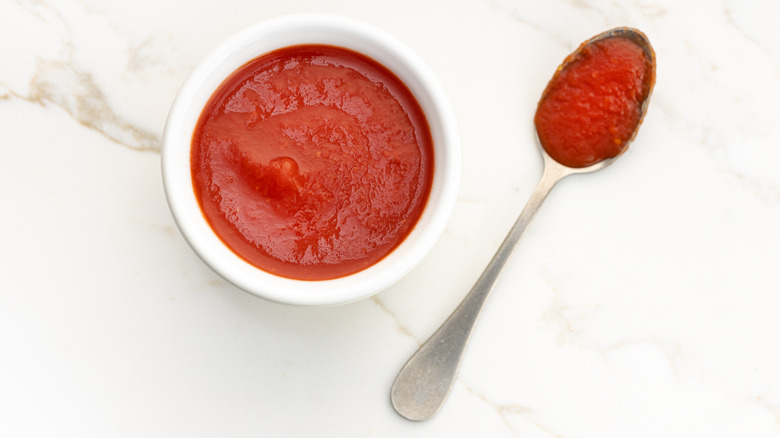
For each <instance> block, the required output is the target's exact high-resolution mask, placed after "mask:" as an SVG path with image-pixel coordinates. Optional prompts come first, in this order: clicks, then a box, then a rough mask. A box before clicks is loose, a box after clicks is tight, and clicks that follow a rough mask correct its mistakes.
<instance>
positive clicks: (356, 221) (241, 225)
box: [191, 45, 433, 280]
mask: <svg viewBox="0 0 780 438" xmlns="http://www.w3.org/2000/svg"><path fill="white" fill-rule="evenodd" d="M191 167H192V178H193V187H194V190H195V195H196V197H197V199H198V201H199V203H200V206H201V209H202V210H203V213H204V216H205V218H206V220H207V221H208V222H209V224H210V225H211V227H212V228H213V229H214V231H215V232H216V234H217V235H218V236H219V237H220V239H221V240H222V241H223V242H224V243H225V244H226V245H227V246H228V247H229V248H231V249H232V250H233V251H234V252H235V253H236V254H238V255H239V256H240V257H242V258H243V259H244V260H246V261H247V262H249V263H251V264H253V265H255V266H256V267H258V268H260V269H262V270H265V271H267V272H270V273H273V274H276V275H280V276H283V277H289V278H296V279H303V280H324V279H332V278H338V277H341V276H345V275H349V274H351V273H354V272H357V271H360V270H362V269H365V268H366V267H369V266H371V265H373V264H374V263H376V262H377V261H379V260H380V259H382V258H383V257H385V256H386V255H387V254H388V253H390V252H391V251H392V250H393V249H394V248H395V247H396V246H398V245H399V244H400V242H401V241H402V240H403V239H404V238H405V237H406V236H407V235H408V234H409V233H410V231H411V230H412V228H413V227H414V225H415V224H416V223H417V221H418V219H419V217H420V215H421V214H422V210H423V208H424V207H425V204H426V202H427V199H428V195H429V192H430V188H431V181H432V177H433V144H432V139H431V134H430V129H429V127H428V123H427V121H426V119H425V116H424V114H423V112H422V109H421V108H420V106H419V104H418V103H417V101H416V100H415V99H414V97H413V96H412V94H411V92H410V91H409V90H408V89H407V87H406V86H405V85H404V84H403V83H402V82H401V81H400V80H399V79H398V78H397V77H396V76H395V75H394V74H393V73H391V72H390V71H389V70H387V69H386V68H385V67H383V66H382V65H380V64H378V63H377V62H375V61H373V60H371V59H369V58H367V57H365V56H363V55H360V54H358V53H355V52H352V51H349V50H346V49H342V48H337V47H330V46H315V45H306V46H295V47H289V48H285V49H280V50H277V51H275V52H271V53H269V54H266V55H263V56H261V57H259V58H257V59H255V60H253V61H251V62H249V63H248V64H246V65H244V66H243V67H241V68H240V69H239V70H237V71H236V72H234V73H233V74H232V75H231V76H230V77H229V78H228V79H226V80H225V81H224V82H223V83H222V85H221V86H220V87H219V88H218V89H217V91H216V92H215V93H214V95H213V96H212V97H211V99H210V100H209V102H208V104H207V105H206V107H205V108H204V110H203V113H202V114H201V116H200V120H199V121H198V124H197V126H196V129H195V132H194V134H193V140H192V149H191Z"/></svg>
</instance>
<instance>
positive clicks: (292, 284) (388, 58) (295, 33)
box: [162, 15, 461, 305]
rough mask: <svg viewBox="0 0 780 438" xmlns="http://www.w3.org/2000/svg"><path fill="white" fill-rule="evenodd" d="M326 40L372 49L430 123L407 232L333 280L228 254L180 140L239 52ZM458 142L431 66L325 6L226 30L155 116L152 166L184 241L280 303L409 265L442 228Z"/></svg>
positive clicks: (336, 299) (360, 294) (364, 282)
mask: <svg viewBox="0 0 780 438" xmlns="http://www.w3.org/2000/svg"><path fill="white" fill-rule="evenodd" d="M299 44H327V45H333V46H339V47H344V48H347V49H351V50H354V51H356V52H360V53H363V54H364V55H367V56H369V57H370V58H373V59H374V60H376V61H378V62H379V63H381V64H383V65H384V66H385V67H387V68H388V69H390V70H391V71H392V72H394V73H395V74H396V75H397V76H398V77H399V78H400V79H401V80H402V81H403V82H404V83H405V84H406V85H407V87H409V89H410V90H411V92H412V93H413V94H414V96H415V97H416V98H417V101H418V102H419V104H420V106H421V107H422V109H423V111H424V112H425V116H426V117H427V119H428V124H429V125H430V129H431V135H432V137H433V144H434V175H433V185H432V188H431V193H430V197H429V199H428V203H427V205H426V207H425V210H424V211H423V214H422V216H421V217H420V220H419V222H418V223H417V225H416V226H415V227H414V229H413V230H412V232H411V233H410V234H409V236H407V238H406V239H405V240H404V241H403V242H402V243H401V244H400V245H399V246H398V247H397V248H396V249H395V250H393V251H392V252H391V253H390V254H389V255H387V256H386V257H385V258H384V259H382V260H380V261H379V262H378V263H376V264H375V265H373V266H371V267H369V268H367V269H365V270H363V271H360V272H357V273H355V274H351V275H349V276H346V277H342V278H337V279H333V280H322V281H305V280H294V279H289V278H284V277H279V276H276V275H273V274H270V273H267V272H265V271H263V270H260V269H258V268H256V267H254V266H252V265H251V264H249V263H247V262H245V261H244V260H243V259H241V258H240V257H238V256H237V255H236V254H235V253H233V251H231V250H230V249H229V248H228V247H226V246H225V245H224V244H223V243H222V241H221V240H220V239H219V238H218V237H217V236H216V235H215V234H214V232H213V231H212V229H211V227H210V226H209V224H208V223H207V222H206V220H205V218H204V216H203V213H202V212H201V209H200V206H199V204H198V201H197V199H196V198H195V194H194V191H193V186H192V176H191V170H190V142H191V140H192V134H193V130H194V128H195V125H196V123H197V121H198V117H199V116H200V113H201V111H202V110H203V107H204V106H205V105H206V103H207V101H208V99H209V98H210V97H211V95H212V93H213V92H214V90H216V89H217V87H218V86H219V85H220V84H221V83H222V81H223V80H224V79H225V78H227V77H228V76H229V75H230V74H231V73H233V72H234V71H235V70H237V69H238V68H239V67H241V66H242V65H244V64H245V63H247V62H248V61H250V60H252V59H254V58H256V57H258V56H260V55H263V54H264V53H267V52H270V51H273V50H275V49H279V48H282V47H288V46H294V45H299ZM460 171H461V151H460V139H459V136H458V131H457V126H456V123H455V116H454V114H453V112H452V109H451V108H450V106H449V103H448V101H447V99H446V96H445V95H444V92H443V91H442V89H441V87H440V86H439V84H438V83H437V81H436V80H435V78H434V76H433V74H432V73H431V72H430V70H428V68H427V67H426V66H425V65H424V64H423V63H422V61H421V60H420V59H419V58H418V57H417V56H415V55H414V54H413V53H412V52H411V51H409V49H407V48H406V47H404V46H403V45H402V44H401V43H399V42H398V41H397V40H396V39H394V38H393V37H391V36H390V35H388V34H386V33H384V32H381V31H379V30H377V29H375V28H374V27H371V26H369V25H367V24H365V23H361V22H359V21H355V20H351V19H346V18H342V17H336V16H330V15H294V16H287V17H280V18H275V19H271V20H268V21H265V22H262V23H260V24H257V25H255V26H252V27H250V28H248V29H245V30H244V31H242V32H240V33H238V34H236V35H235V36H233V37H232V38H230V39H229V40H227V41H226V42H225V43H224V44H222V45H221V46H219V48H217V49H216V50H215V51H214V52H213V53H211V54H210V55H209V56H208V57H207V58H206V59H205V60H204V61H203V62H201V63H200V64H199V65H198V66H197V67H196V68H195V70H194V71H193V72H192V73H191V74H190V76H189V77H188V78H187V80H186V81H185V82H184V84H183V85H182V87H181V89H180V90H179V93H178V95H177V96H176V99H175V100H174V102H173V105H172V106H171V109H170V112H169V114H168V120H167V122H166V125H165V133H164V136H163V151H162V175H163V184H164V186H165V195H166V197H167V200H168V205H169V207H170V209H171V213H172V214H173V217H174V219H175V221H176V224H177V225H178V227H179V230H180V231H181V233H182V235H184V238H185V239H186V240H187V242H188V243H189V245H190V246H191V247H192V249H193V250H194V251H195V253H197V254H198V256H200V258H201V259H202V260H203V261H204V262H205V263H206V264H207V265H209V266H210V267H211V268H212V269H213V270H214V271H216V272H217V273H218V274H220V275H221V276H222V277H224V278H225V279H227V280H228V281H230V282H231V283H233V284H234V285H236V286H238V287H240V288H241V289H244V290H246V291H248V292H251V293H253V294H255V295H257V296H260V297H263V298H266V299H269V300H272V301H277V302H282V303H289V304H300V305H333V304H342V303H348V302H352V301H356V300H359V299H361V298H365V297H368V296H371V295H373V294H375V293H377V292H379V291H380V290H382V289H384V288H386V287H388V286H390V285H391V284H393V283H394V282H396V281H397V280H399V279H400V278H402V277H403V276H404V275H406V274H407V273H408V272H409V271H410V270H412V268H414V267H415V265H417V264H418V263H419V262H420V261H421V260H422V259H423V258H424V257H425V256H426V254H427V253H428V252H429V251H430V249H431V248H432V247H433V245H434V243H435V242H436V240H437V239H438V238H439V236H440V235H441V233H442V232H443V231H444V227H445V225H446V223H447V220H448V219H449V216H450V213H451V212H452V208H453V206H454V204H455V199H456V197H457V191H458V187H459V183H460Z"/></svg>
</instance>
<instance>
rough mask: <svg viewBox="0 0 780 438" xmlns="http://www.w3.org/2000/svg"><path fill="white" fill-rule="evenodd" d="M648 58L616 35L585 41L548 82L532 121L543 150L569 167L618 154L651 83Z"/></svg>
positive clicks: (639, 115) (638, 118)
mask: <svg viewBox="0 0 780 438" xmlns="http://www.w3.org/2000/svg"><path fill="white" fill-rule="evenodd" d="M654 79H655V77H654V69H653V66H652V60H651V59H650V58H649V57H648V54H647V53H646V52H645V50H644V49H643V48H642V47H641V46H639V45H638V44H637V43H636V42H634V41H632V40H630V39H628V38H625V37H620V36H613V37H607V38H604V39H601V40H597V41H594V42H589V43H585V44H584V45H582V46H581V47H580V49H579V50H577V51H576V52H575V53H573V54H572V55H570V56H569V57H568V58H567V59H566V60H565V61H564V63H563V64H562V65H561V67H559V69H558V72H557V73H556V75H555V76H554V77H553V78H552V80H550V83H549V84H548V85H547V88H546V89H545V91H544V93H543V94H542V98H541V100H540V101H539V105H538V107H537V111H536V116H535V118H534V123H535V125H536V132H537V134H538V136H539V141H540V142H541V144H542V146H543V147H544V149H545V151H547V153H548V154H549V155H550V156H551V157H552V158H553V159H555V160H556V161H558V162H559V163H561V164H563V165H566V166H569V167H578V168H579V167H586V166H590V165H593V164H595V163H598V162H600V161H603V160H605V159H608V158H612V157H615V156H617V155H618V154H620V153H621V152H622V151H623V149H624V148H625V147H626V145H627V144H628V142H629V141H631V138H632V136H633V134H634V132H635V131H636V128H637V126H638V124H639V123H640V122H641V118H642V104H643V102H645V100H646V99H647V97H648V95H649V93H650V90H651V88H652V86H653V81H654Z"/></svg>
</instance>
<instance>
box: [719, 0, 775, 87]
mask: <svg viewBox="0 0 780 438" xmlns="http://www.w3.org/2000/svg"><path fill="white" fill-rule="evenodd" d="M722 5H723V16H724V17H725V19H726V23H728V25H729V26H731V27H733V28H734V30H736V31H737V33H739V34H740V35H741V36H742V37H743V38H744V39H745V40H746V41H748V42H750V43H751V44H753V45H754V46H755V47H756V48H758V50H760V51H761V52H762V53H763V54H764V55H766V57H767V58H768V59H770V60H771V61H772V64H773V65H774V74H775V76H778V77H780V66H778V64H777V62H776V61H775V57H774V56H773V55H772V52H770V51H769V50H768V49H767V48H766V47H765V46H764V45H763V44H761V41H759V40H757V39H756V38H754V37H753V36H752V35H750V34H749V33H748V32H747V31H746V30H745V29H743V28H742V26H740V25H739V24H738V23H737V21H736V20H735V19H734V13H733V12H732V11H731V8H729V6H728V3H727V2H726V1H725V0H723V1H722Z"/></svg>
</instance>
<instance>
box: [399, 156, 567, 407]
mask: <svg viewBox="0 0 780 438" xmlns="http://www.w3.org/2000/svg"><path fill="white" fill-rule="evenodd" d="M568 174H569V173H568V172H567V169H565V168H563V167H562V166H560V165H557V163H555V162H552V160H548V159H545V167H544V173H543V174H542V178H541V179H540V181H539V184H538V185H537V186H536V189H535V190H534V191H533V193H532V194H531V197H530V199H529V200H528V203H526V205H525V208H523V211H522V213H520V217H518V218H517V221H516V222H515V224H514V226H512V229H511V230H510V231H509V234H508V235H507V236H506V238H505V239H504V242H503V243H502V244H501V246H500V247H499V248H498V251H497V252H496V254H495V255H494V256H493V259H492V260H490V263H489V264H488V265H487V268H485V271H484V272H483V273H482V275H481V276H480V277H479V279H478V280H477V282H476V283H475V284H474V286H473V287H472V288H471V291H470V292H469V293H468V295H466V297H465V298H464V299H463V301H462V302H461V303H460V305H458V307H457V308H456V309H455V311H454V312H453V313H452V315H450V317H449V318H447V320H446V321H445V322H444V324H442V326H441V327H439V329H438V330H437V331H436V333H434V334H433V336H431V337H430V339H428V341H426V342H425V344H423V345H422V346H421V347H420V349H419V350H417V352H416V353H415V354H414V355H412V357H411V358H410V359H409V361H408V362H407V363H406V365H404V367H403V368H402V369H401V371H400V372H399V373H398V377H396V379H395V383H393V387H392V389H391V390H390V400H391V401H392V403H393V407H394V408H395V410H396V411H397V412H398V413H399V414H401V416H403V417H405V418H407V419H409V420H412V421H423V420H427V419H429V418H431V417H432V416H433V415H434V414H436V412H438V411H439V408H441V406H442V405H443V404H444V401H445V400H446V399H447V396H448V395H449V393H450V390H451V389H452V386H453V384H454V383H455V377H456V375H457V373H458V368H459V367H460V362H461V358H462V357H463V353H464V351H465V350H466V345H467V344H468V342H469V338H470V337H471V333H472V332H473V330H474V325H475V324H476V322H477V318H479V315H480V313H481V311H482V307H483V305H484V304H485V301H486V300H487V297H488V296H489V295H490V292H491V291H492V290H493V286H494V285H495V283H496V279H498V276H499V274H500V273H501V271H502V270H503V268H504V265H505V264H506V261H507V259H509V256H510V255H511V254H512V251H513V250H514V248H515V246H516V245H517V242H518V240H520V236H522V234H523V231H525V228H526V226H528V223H529V222H531V219H532V218H533V216H534V214H536V211H537V210H538V209H539V207H540V206H541V205H542V201H544V199H545V198H546V197H547V194H548V193H549V192H550V190H551V189H552V188H553V186H555V184H556V183H557V182H558V181H560V180H561V178H563V177H564V176H566V175H568Z"/></svg>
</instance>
